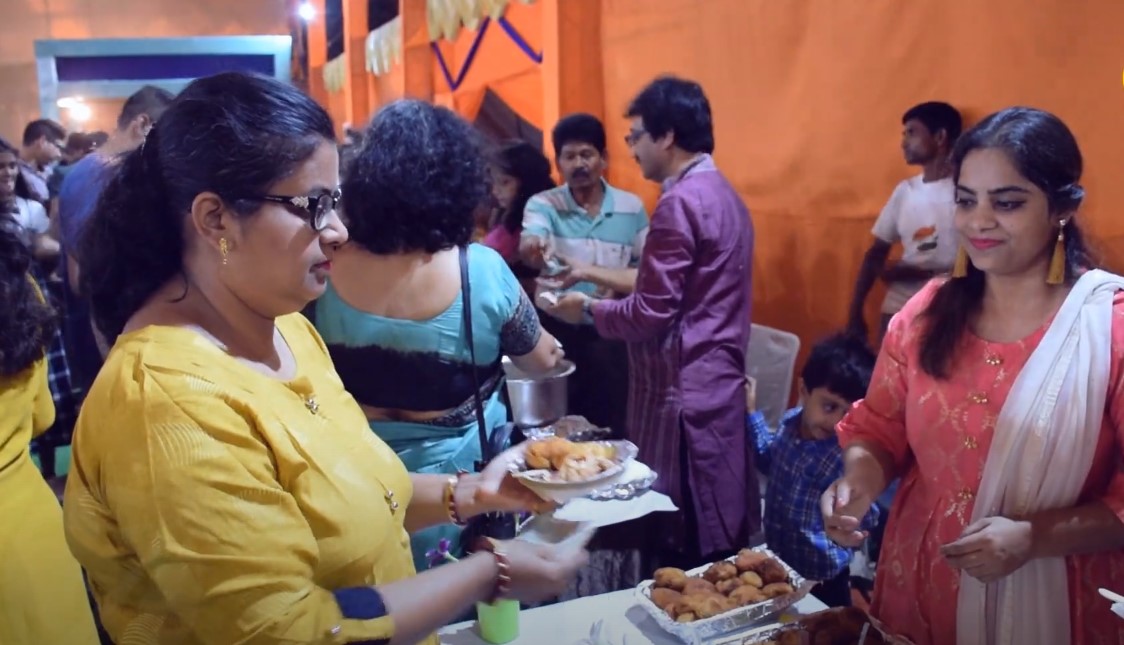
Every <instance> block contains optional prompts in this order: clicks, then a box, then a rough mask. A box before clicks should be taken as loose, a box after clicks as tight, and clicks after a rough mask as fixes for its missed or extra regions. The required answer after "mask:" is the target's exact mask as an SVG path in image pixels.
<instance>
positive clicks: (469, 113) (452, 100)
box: [433, 2, 542, 126]
mask: <svg viewBox="0 0 1124 645" xmlns="http://www.w3.org/2000/svg"><path fill="white" fill-rule="evenodd" d="M541 15H542V5H541V4H537V3H536V4H533V5H525V4H522V3H519V2H514V3H511V4H509V5H508V6H507V11H506V12H505V13H504V19H505V20H506V21H507V22H508V23H509V24H510V25H511V26H512V28H514V29H515V31H516V32H517V33H518V34H519V35H520V36H521V37H522V38H523V39H524V40H525V41H526V42H527V44H528V45H530V46H531V48H532V49H533V50H534V51H536V52H541V51H542V37H541V33H542V18H541ZM478 34H479V31H478V30H473V31H470V30H468V29H462V30H461V31H460V33H459V34H458V35H457V38H456V40H455V41H453V42H449V41H445V40H442V41H439V42H438V47H439V48H440V49H441V54H442V57H443V58H444V60H445V64H446V66H447V67H448V71H449V73H450V75H451V76H452V77H453V78H454V79H456V78H457V76H458V75H459V74H460V73H461V70H462V69H464V67H465V63H466V62H467V61H468V60H469V59H468V54H469V51H470V50H471V49H472V44H473V43H474V42H475V41H476V39H477V35H478ZM433 84H434V91H435V94H436V95H438V96H441V95H452V96H451V97H449V96H442V98H441V102H443V103H445V104H449V105H452V106H455V109H456V110H457V111H458V112H459V113H460V114H461V115H462V116H464V117H465V118H467V119H472V118H474V117H475V116H476V111H477V110H478V109H479V108H480V102H481V101H482V100H483V97H484V91H485V89H491V90H492V91H493V92H495V93H496V94H497V95H498V96H499V97H500V98H501V99H503V100H504V102H505V103H507V104H508V106H510V107H511V109H513V110H515V112H516V113H518V114H519V116H521V117H523V118H524V119H526V120H527V121H528V122H530V123H533V124H535V125H539V126H541V124H542V79H541V75H540V73H539V67H538V63H536V62H535V61H534V60H532V59H531V58H530V57H529V56H527V54H525V53H524V52H523V51H522V50H520V49H519V46H518V45H516V44H515V42H514V41H513V40H512V38H511V37H509V36H508V35H507V34H506V33H505V32H504V30H503V28H502V27H501V26H500V24H499V23H498V21H494V20H493V21H491V22H490V23H489V25H488V28H487V31H486V32H485V33H484V37H483V38H481V39H480V44H479V45H478V46H477V50H476V54H475V56H474V57H473V59H472V61H471V65H470V66H469V67H468V71H467V72H466V73H465V74H464V78H463V79H462V81H461V84H460V85H459V86H458V87H457V88H456V89H455V90H453V89H451V88H450V87H449V83H448V81H446V79H445V75H444V73H443V72H442V71H441V67H440V64H439V63H438V62H437V61H436V60H434V62H433Z"/></svg>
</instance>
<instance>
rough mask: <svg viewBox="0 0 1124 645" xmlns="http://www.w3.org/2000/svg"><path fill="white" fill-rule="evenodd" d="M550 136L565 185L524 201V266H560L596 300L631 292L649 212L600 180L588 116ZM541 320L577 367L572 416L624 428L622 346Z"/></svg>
mask: <svg viewBox="0 0 1124 645" xmlns="http://www.w3.org/2000/svg"><path fill="white" fill-rule="evenodd" d="M552 139H553V143H554V150H555V152H556V154H557V157H556V159H555V161H556V163H557V165H558V171H559V173H560V174H561V175H562V178H563V179H564V180H565V183H564V184H563V185H561V186H559V187H557V188H552V189H550V190H547V191H545V192H542V193H539V194H538V195H535V196H534V197H532V198H531V199H529V200H528V201H527V206H526V209H525V211H524V215H523V233H522V235H521V237H520V242H519V251H520V255H521V257H522V258H523V261H524V262H525V263H526V264H528V265H529V266H532V267H535V268H538V269H543V268H544V267H546V266H547V263H548V261H550V260H552V259H553V260H555V261H557V268H558V269H560V270H561V271H562V273H561V274H560V275H558V276H557V277H558V279H559V280H560V281H561V285H562V288H563V289H565V290H568V291H578V292H581V293H584V294H587V295H591V296H596V297H600V298H612V297H617V296H621V295H627V294H629V293H632V290H633V287H634V285H635V283H636V266H637V264H638V263H639V261H640V254H641V252H642V251H643V250H644V241H645V239H646V238H647V236H648V214H647V212H645V210H644V204H643V202H641V201H640V198H639V197H637V196H636V195H634V194H632V193H629V192H625V191H623V190H620V189H619V188H615V187H613V186H610V185H609V183H608V182H607V181H605V179H604V177H603V176H602V175H603V174H604V172H605V166H606V161H607V158H606V155H605V128H604V126H603V125H602V124H601V121H599V120H598V119H597V118H596V117H594V116H592V115H589V114H571V115H569V116H566V117H565V118H563V119H561V120H560V121H559V122H558V124H557V125H555V126H554V131H553V132H552ZM548 273H551V272H550V271H548ZM543 319H544V320H543V326H544V327H546V328H547V330H548V331H550V332H551V333H552V334H554V336H555V337H556V338H558V340H559V341H560V342H562V344H563V346H564V347H565V348H566V354H567V356H568V357H569V358H570V359H571V360H573V361H574V364H575V365H576V366H577V368H578V369H577V372H576V373H575V375H574V376H573V377H572V378H571V386H572V387H570V388H569V392H570V412H571V413H573V414H580V415H582V416H585V417H586V418H587V419H589V421H591V422H592V423H595V424H597V425H600V426H605V427H610V428H613V429H615V430H618V431H620V430H622V429H623V428H622V427H623V424H624V414H625V409H626V405H627V400H628V356H627V351H626V349H625V346H624V343H622V342H620V341H618V340H604V339H601V338H600V337H599V336H598V334H597V332H596V330H593V329H591V328H589V327H588V326H585V325H573V324H569V323H565V322H561V321H558V320H554V319H551V318H548V317H545V316H544V317H543Z"/></svg>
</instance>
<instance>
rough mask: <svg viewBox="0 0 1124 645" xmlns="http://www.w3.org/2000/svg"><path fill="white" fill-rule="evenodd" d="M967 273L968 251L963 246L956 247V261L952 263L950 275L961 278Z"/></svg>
mask: <svg viewBox="0 0 1124 645" xmlns="http://www.w3.org/2000/svg"><path fill="white" fill-rule="evenodd" d="M967 275H968V252H967V251H965V250H964V247H962V246H961V247H960V248H958V249H956V262H954V263H953V265H952V277H954V278H963V277H965V276H967Z"/></svg>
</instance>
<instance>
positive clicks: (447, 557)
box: [425, 538, 457, 569]
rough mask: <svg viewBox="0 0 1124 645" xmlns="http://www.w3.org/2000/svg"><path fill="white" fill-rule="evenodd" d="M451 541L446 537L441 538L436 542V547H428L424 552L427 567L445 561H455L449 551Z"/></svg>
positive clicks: (431, 567) (436, 565)
mask: <svg viewBox="0 0 1124 645" xmlns="http://www.w3.org/2000/svg"><path fill="white" fill-rule="evenodd" d="M452 546H453V543H452V542H451V541H450V540H448V539H447V538H441V540H440V541H439V542H438V543H437V548H436V549H430V550H428V551H426V552H425V560H426V562H428V563H429V568H430V569H433V568H434V567H438V566H440V565H442V564H445V563H446V562H456V561H457V559H456V558H455V557H453V556H452V554H450V553H449V550H450V549H451V548H452Z"/></svg>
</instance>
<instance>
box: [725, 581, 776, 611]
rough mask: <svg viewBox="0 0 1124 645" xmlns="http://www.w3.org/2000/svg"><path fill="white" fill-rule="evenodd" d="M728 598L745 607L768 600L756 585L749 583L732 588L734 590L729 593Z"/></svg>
mask: <svg viewBox="0 0 1124 645" xmlns="http://www.w3.org/2000/svg"><path fill="white" fill-rule="evenodd" d="M730 600H731V601H733V602H734V604H736V605H737V606H738V607H745V606H746V605H752V604H756V603H759V602H764V601H766V600H768V598H766V597H765V594H764V593H762V592H761V590H760V589H758V588H757V587H753V586H751V585H742V586H740V587H738V588H737V589H734V591H733V592H732V593H731V594H730Z"/></svg>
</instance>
